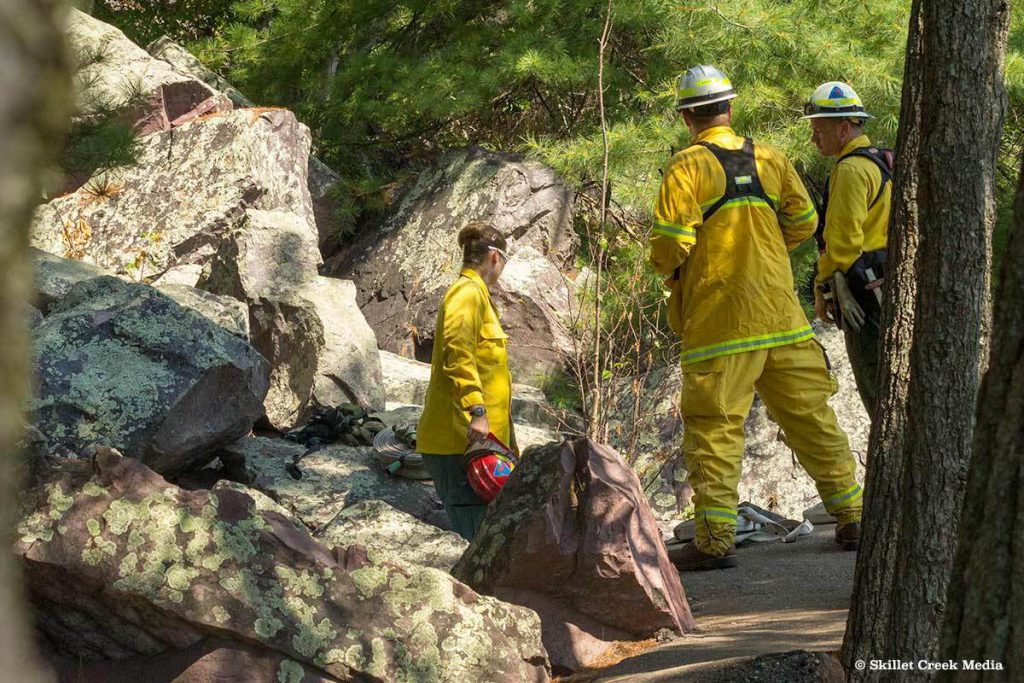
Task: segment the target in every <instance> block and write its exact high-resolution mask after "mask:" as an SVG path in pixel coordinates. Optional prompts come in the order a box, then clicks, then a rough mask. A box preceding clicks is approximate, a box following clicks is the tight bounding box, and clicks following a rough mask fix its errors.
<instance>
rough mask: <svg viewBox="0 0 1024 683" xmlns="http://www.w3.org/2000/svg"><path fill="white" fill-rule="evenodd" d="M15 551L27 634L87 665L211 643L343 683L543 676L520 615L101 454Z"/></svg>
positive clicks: (57, 493)
mask: <svg viewBox="0 0 1024 683" xmlns="http://www.w3.org/2000/svg"><path fill="white" fill-rule="evenodd" d="M75 464H77V463H75ZM14 552H15V554H16V555H17V556H18V557H20V558H21V561H22V573H23V575H24V577H25V581H26V584H27V586H28V590H29V593H30V597H31V599H32V601H33V602H34V604H35V612H36V614H37V615H38V617H39V618H38V623H39V628H40V629H41V630H42V632H43V633H44V634H46V635H47V636H48V640H49V641H50V642H51V643H53V644H55V646H56V647H59V649H60V654H63V655H65V656H71V657H77V658H81V659H83V660H86V661H89V660H97V659H115V660H117V659H125V658H128V657H132V656H134V655H139V654H147V655H156V654H160V653H161V652H165V651H168V650H175V649H180V648H183V647H187V646H189V645H192V644H195V643H197V642H199V641H201V640H203V639H204V638H207V637H209V636H214V635H216V636H219V637H221V638H229V639H232V640H238V641H241V642H243V643H250V644H256V645H258V646H259V647H265V648H269V649H271V650H274V651H276V652H278V653H281V654H282V655H284V656H285V657H287V658H289V659H292V660H295V661H296V662H299V663H302V664H305V665H309V666H312V667H316V668H318V669H321V670H322V671H324V672H326V673H327V674H329V675H331V676H334V677H336V678H339V679H342V680H346V681H349V680H368V681H369V680H372V681H384V680H386V681H399V680H406V681H425V682H426V681H445V682H447V681H451V682H452V683H456V682H458V683H461V682H462V681H472V680H490V681H509V682H512V681H516V682H518V681H543V680H547V678H548V671H547V660H546V656H545V652H544V648H543V646H542V645H541V640H540V625H539V622H538V619H537V615H536V614H534V613H532V612H530V611H529V610H527V609H523V608H520V607H515V606H512V605H507V604H505V603H502V602H500V601H498V600H495V599H493V598H488V597H484V596H481V595H477V594H476V593H474V592H473V591H472V590H470V589H469V588H468V587H466V586H465V585H463V584H461V583H459V582H458V581H456V580H454V579H453V578H452V577H451V576H449V575H447V574H445V573H443V572H441V571H438V570H436V569H430V568H422V567H413V566H408V565H407V566H402V565H397V564H391V563H386V562H374V561H373V560H371V559H369V558H368V557H367V554H366V551H365V549H364V548H362V547H361V546H346V547H341V548H334V549H331V548H328V547H326V546H324V545H322V544H320V543H318V542H317V541H316V540H314V539H313V538H311V537H310V536H309V535H308V533H307V532H305V531H304V530H303V529H301V527H300V526H298V525H296V524H295V523H294V522H293V521H292V520H290V519H289V518H287V517H285V516H283V515H281V514H280V513H278V512H274V511H261V510H260V509H259V508H258V506H257V505H256V504H255V503H254V501H253V499H252V498H251V497H250V496H248V495H246V494H245V493H244V492H243V491H239V490H233V489H215V490H213V491H184V490H181V489H179V488H177V487H175V486H172V485H170V484H168V483H167V482H166V481H164V480H163V479H162V478H161V477H160V476H159V475H157V474H156V473H154V472H153V471H151V470H149V469H148V468H147V467H145V465H143V464H142V463H140V462H138V461H135V460H132V459H129V458H122V457H120V456H119V455H118V454H117V453H116V452H115V451H111V450H109V449H101V450H100V452H99V453H97V455H96V456H95V458H94V459H93V461H92V462H85V463H84V467H79V468H71V467H68V468H67V469H66V470H64V471H63V473H62V476H61V477H59V478H57V479H54V480H51V481H49V482H48V483H46V484H45V485H44V486H43V487H42V488H41V489H40V490H38V491H36V492H35V494H34V495H30V496H28V497H27V500H26V505H25V511H24V514H23V518H22V521H21V523H20V524H19V526H18V531H17V539H16V542H15V547H14ZM278 680H289V679H288V678H280V679H278ZM293 680H294V679H293Z"/></svg>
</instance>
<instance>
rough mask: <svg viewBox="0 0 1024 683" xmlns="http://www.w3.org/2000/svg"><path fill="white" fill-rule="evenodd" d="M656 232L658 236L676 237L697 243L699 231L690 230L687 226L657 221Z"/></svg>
mask: <svg viewBox="0 0 1024 683" xmlns="http://www.w3.org/2000/svg"><path fill="white" fill-rule="evenodd" d="M654 232H655V234H658V235H664V236H666V237H675V238H677V239H681V240H684V241H687V242H696V241H697V231H696V230H694V229H693V228H688V227H686V226H685V225H679V224H677V223H669V222H668V221H663V220H661V219H655V221H654Z"/></svg>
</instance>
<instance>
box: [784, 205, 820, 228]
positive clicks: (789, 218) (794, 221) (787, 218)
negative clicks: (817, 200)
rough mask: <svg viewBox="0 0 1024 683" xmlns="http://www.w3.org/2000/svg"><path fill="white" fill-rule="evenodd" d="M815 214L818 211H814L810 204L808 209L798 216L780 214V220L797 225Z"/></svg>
mask: <svg viewBox="0 0 1024 683" xmlns="http://www.w3.org/2000/svg"><path fill="white" fill-rule="evenodd" d="M817 214H818V212H817V211H815V209H814V207H813V206H812V207H811V208H810V209H808V210H807V213H803V214H801V215H799V216H782V218H781V219H780V222H782V223H785V224H786V225H799V224H800V223H803V222H805V221H809V220H811V219H812V218H814V217H815V216H816V215H817Z"/></svg>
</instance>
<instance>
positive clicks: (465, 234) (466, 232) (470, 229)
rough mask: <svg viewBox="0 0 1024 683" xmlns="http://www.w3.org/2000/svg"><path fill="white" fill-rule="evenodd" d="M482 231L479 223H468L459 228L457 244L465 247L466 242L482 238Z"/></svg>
mask: <svg viewBox="0 0 1024 683" xmlns="http://www.w3.org/2000/svg"><path fill="white" fill-rule="evenodd" d="M483 236H484V232H483V226H482V224H481V223H470V224H469V225H467V226H466V227H464V228H463V229H462V230H459V246H460V247H465V246H466V243H467V242H471V241H475V240H479V239H483Z"/></svg>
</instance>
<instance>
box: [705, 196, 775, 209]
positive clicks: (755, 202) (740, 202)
mask: <svg viewBox="0 0 1024 683" xmlns="http://www.w3.org/2000/svg"><path fill="white" fill-rule="evenodd" d="M732 206H765V207H768V208H769V209H770V208H772V205H771V204H769V203H768V202H766V201H765V200H763V199H761V198H760V197H736V198H735V199H730V200H729V201H727V202H726V203H725V204H722V205H721V206H720V207H718V208H719V210H721V209H724V208H726V207H732Z"/></svg>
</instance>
